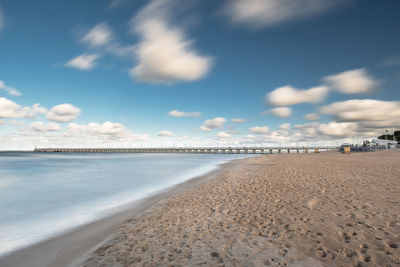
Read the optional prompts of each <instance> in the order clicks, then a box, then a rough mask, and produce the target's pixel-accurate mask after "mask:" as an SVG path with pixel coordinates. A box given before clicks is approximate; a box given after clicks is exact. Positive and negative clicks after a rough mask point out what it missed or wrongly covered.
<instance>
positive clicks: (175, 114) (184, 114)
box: [168, 109, 201, 117]
mask: <svg viewBox="0 0 400 267" xmlns="http://www.w3.org/2000/svg"><path fill="white" fill-rule="evenodd" d="M168 115H169V116H172V117H201V113H200V112H197V111H194V112H185V111H179V110H176V109H174V110H171V111H170V112H168Z"/></svg>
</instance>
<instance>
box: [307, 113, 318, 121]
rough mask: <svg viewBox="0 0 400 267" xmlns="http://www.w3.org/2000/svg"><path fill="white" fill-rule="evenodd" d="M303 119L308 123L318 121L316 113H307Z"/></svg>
mask: <svg viewBox="0 0 400 267" xmlns="http://www.w3.org/2000/svg"><path fill="white" fill-rule="evenodd" d="M304 118H305V119H306V120H309V121H317V120H319V115H318V114H317V113H308V114H306V115H305V116H304Z"/></svg>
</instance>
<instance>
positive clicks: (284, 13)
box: [226, 0, 345, 28]
mask: <svg viewBox="0 0 400 267" xmlns="http://www.w3.org/2000/svg"><path fill="white" fill-rule="evenodd" d="M343 2H345V1H341V0H336V1H331V0H229V1H227V5H226V13H227V14H228V16H229V17H230V18H231V20H232V21H233V22H235V23H242V24H247V25H250V26H251V27H254V28H261V27H266V26H271V25H274V24H277V23H282V22H285V21H288V20H292V19H299V18H304V17H310V16H314V15H318V14H321V13H323V12H325V11H326V10H328V9H330V8H332V7H335V6H337V5H339V4H341V3H343Z"/></svg>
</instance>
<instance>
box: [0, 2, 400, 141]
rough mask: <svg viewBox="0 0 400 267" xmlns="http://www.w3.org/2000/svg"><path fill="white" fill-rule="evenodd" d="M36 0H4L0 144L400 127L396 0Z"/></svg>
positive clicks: (304, 135)
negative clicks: (38, 1)
mask: <svg viewBox="0 0 400 267" xmlns="http://www.w3.org/2000/svg"><path fill="white" fill-rule="evenodd" d="M34 2H35V1H22V0H12V1H11V0H5V1H4V0H3V1H0V138H1V139H0V146H1V147H0V149H30V148H32V147H34V146H100V145H101V146H117V145H118V146H137V145H140V146H148V145H208V144H221V145H241V144H277V143H279V144H336V143H337V142H338V141H343V140H347V139H351V138H352V137H353V136H357V137H359V138H361V137H372V136H376V135H377V134H380V133H382V132H384V131H385V130H386V129H388V130H390V131H391V130H394V129H396V128H399V127H400V102H399V99H400V91H399V90H398V87H399V85H400V52H399V47H400V38H399V35H398V29H399V28H400V19H399V18H398V14H397V13H398V12H397V11H398V10H399V8H400V3H399V2H398V1H395V0H393V1H384V2H380V3H377V2H376V1H372V0H365V1H360V0H359V1H357V0H353V1H344V0H343V1H341V0H339V1H334V3H332V2H333V1H328V0H298V1H295V0H287V1H278V0H224V1H211V0H204V1H200V0H190V1H181V0H150V1H139V0H102V1H63V2H61V1H46V0H44V1H40V3H37V2H36V3H34ZM35 104H36V105H35ZM34 105H35V106H34ZM171 111H175V112H171ZM176 111H178V112H176ZM194 112H195V113H194ZM310 114H311V115H310ZM232 119H240V120H235V122H233V121H232Z"/></svg>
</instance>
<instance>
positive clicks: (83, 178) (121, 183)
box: [0, 152, 248, 257]
mask: <svg viewBox="0 0 400 267" xmlns="http://www.w3.org/2000/svg"><path fill="white" fill-rule="evenodd" d="M244 157H248V155H223V154H122V153H121V154H116V153H99V154H96V153H88V154H73V153H71V154H68V153H65V154H64V153H50V154H46V153H29V152H1V153H0V257H1V256H2V255H5V254H7V253H10V252H12V251H14V250H17V249H20V248H23V247H26V246H29V245H32V244H34V243H37V242H39V241H42V240H45V239H48V238H50V237H53V236H55V235H58V234H60V233H63V232H65V231H67V230H71V229H72V228H75V227H77V226H80V225H83V224H87V223H89V222H93V221H95V220H98V219H101V218H104V217H106V216H109V215H112V214H113V213H115V212H117V211H118V210H119V209H120V208H121V206H123V205H126V204H129V203H132V202H134V201H136V200H139V199H142V198H145V197H147V196H149V195H151V194H155V193H157V192H159V191H160V190H163V189H166V188H168V187H170V186H173V185H176V184H178V183H181V182H184V181H186V180H189V179H191V178H193V177H196V176H199V175H203V174H205V173H207V172H210V171H212V170H215V169H216V168H217V167H218V166H219V165H220V164H222V163H224V162H227V161H230V160H233V159H237V158H244Z"/></svg>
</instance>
